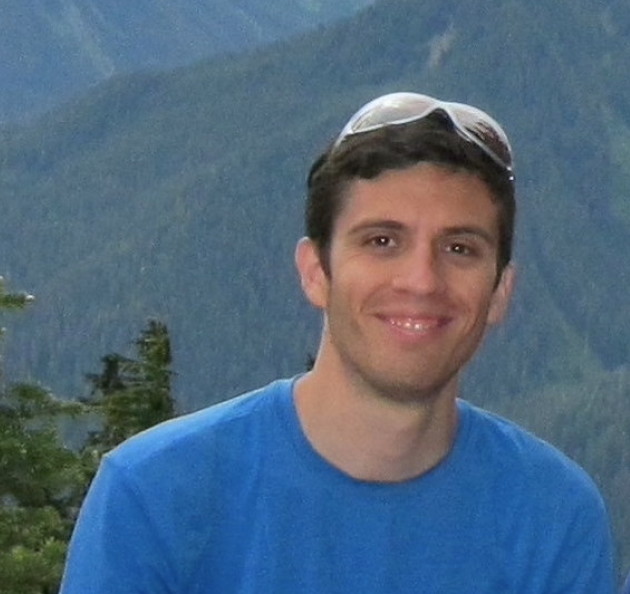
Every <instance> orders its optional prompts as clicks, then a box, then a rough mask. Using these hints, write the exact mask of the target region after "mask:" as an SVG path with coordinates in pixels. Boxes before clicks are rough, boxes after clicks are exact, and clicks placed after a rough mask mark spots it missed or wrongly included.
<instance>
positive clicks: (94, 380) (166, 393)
mask: <svg viewBox="0 0 630 594" xmlns="http://www.w3.org/2000/svg"><path fill="white" fill-rule="evenodd" d="M135 344H136V349H137V352H138V359H129V358H127V357H123V356H122V355H119V354H116V353H115V354H109V355H106V356H105V357H103V358H102V363H103V370H102V371H101V373H100V374H90V375H88V380H89V381H90V383H91V384H92V387H93V393H92V398H93V400H92V407H93V408H94V409H96V410H97V411H98V412H99V414H100V415H101V417H102V429H101V430H100V431H98V432H96V433H95V434H94V435H93V437H92V440H91V442H92V445H93V446H95V447H96V449H97V451H100V452H104V451H107V450H109V449H111V448H113V447H114V446H116V445H117V444H119V443H121V442H122V441H124V440H125V439H127V438H129V437H131V436H132V435H135V434H136V433H139V432H140V431H142V430H144V429H147V428H148V427H152V426H153V425H156V424H157V423H160V422H162V421H165V420H167V419H170V418H172V417H173V416H174V414H175V407H174V401H173V398H172V396H171V374H172V372H171V370H170V366H171V346H170V339H169V336H168V331H167V328H166V325H165V324H163V323H161V322H158V321H156V320H150V321H149V323H148V325H147V327H146V328H145V329H144V330H143V331H142V333H141V335H140V337H139V338H138V339H137V340H136V343H135Z"/></svg>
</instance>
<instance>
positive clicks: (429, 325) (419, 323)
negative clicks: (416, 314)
mask: <svg viewBox="0 0 630 594" xmlns="http://www.w3.org/2000/svg"><path fill="white" fill-rule="evenodd" d="M387 321H388V322H389V324H390V325H391V326H394V328H400V329H401V330H405V331H407V332H414V333H417V334H424V333H426V332H429V331H431V330H434V329H435V328H438V327H439V326H441V325H442V324H443V323H442V322H441V321H440V319H439V318H431V319H423V320H418V319H414V318H388V319H387Z"/></svg>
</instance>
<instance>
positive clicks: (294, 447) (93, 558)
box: [62, 93, 613, 594]
mask: <svg viewBox="0 0 630 594" xmlns="http://www.w3.org/2000/svg"><path fill="white" fill-rule="evenodd" d="M306 210H307V212H306V226H307V235H308V237H307V238H304V239H302V240H301V241H300V242H299V243H298V246H297V249H296V264H297V269H298V271H299V275H300V278H301V283H302V287H303V290H304V293H305V294H306V296H307V297H308V299H309V300H310V302H311V303H312V304H313V305H314V306H315V307H317V308H319V309H321V310H322V312H323V315H324V326H323V331H322V337H321V344H320V348H319V352H318V355H317V358H316V361H315V363H314V366H313V369H312V370H311V371H310V372H309V373H306V374H304V375H301V376H298V377H296V378H293V379H291V380H280V381H277V382H275V383H273V384H271V385H270V386H267V387H264V388H262V389H260V390H258V391H256V392H253V393H250V394H247V395H244V396H241V397H239V398H236V399H234V400H231V401H229V402H226V403H223V404H221V405H218V406H214V407H211V408H209V409H206V410H204V411H201V412H199V413H196V414H193V415H190V416H188V417H184V418H182V419H178V420H175V421H172V422H169V423H167V424H165V425H162V426H160V427H158V428H156V429H153V430H151V431H149V432H147V433H145V434H143V435H141V436H138V437H136V438H134V439H132V440H130V441H129V442H127V443H126V444H124V445H122V446H121V447H119V448H118V449H117V450H115V451H114V452H113V453H111V454H110V455H108V456H107V457H106V458H105V459H104V461H103V464H102V466H101V469H100V470H99V474H98V476H97V477H96V479H95V481H94V484H93V485H92V487H91V489H90V493H89V494H88V497H87V498H86V501H85V504H84V506H83V509H82V512H81V515H80V517H79V520H78V523H77V527H76V530H75V534H74V536H73V540H72V545H71V548H70V553H69V557H68V564H67V570H66V575H65V578H64V585H63V586H62V592H63V594H85V593H87V592H90V593H96V594H106V593H107V594H131V593H134V594H166V593H168V594H184V593H186V594H202V593H203V594H210V593H215V592H216V593H220V594H231V593H239V594H253V593H256V594H261V593H273V594H285V593H286V594H289V593H291V594H296V593H300V594H303V593H316V594H328V593H335V594H358V593H361V594H371V593H378V594H395V593H422V594H433V593H438V592H439V593H453V594H462V593H467V592H471V593H475V594H484V593H493V594H497V593H504V592H516V593H522V594H536V593H539V594H543V593H544V594H552V593H561V592H562V593H568V592H570V593H571V594H579V593H584V594H586V593H587V592H588V593H589V594H599V593H601V594H604V593H606V594H609V593H611V592H613V570H612V567H611V566H612V562H611V557H612V554H611V543H610V534H609V528H608V520H607V517H606V512H605V509H604V505H603V503H602V500H601V497H600V496H599V494H598V492H597V490H596V488H595V487H594V486H593V484H592V482H591V481H590V479H589V478H588V477H587V476H586V475H585V473H584V472H583V471H582V470H581V469H580V468H578V467H577V466H576V465H575V464H574V463H572V462H571V461H569V460H568V459H567V458H565V457H564V456H563V455H562V454H560V453H559V452H557V451H556V450H554V449H553V448H552V447H550V446H549V445H547V444H545V443H543V442H541V441H539V440H537V439H536V438H534V437H533V436H531V435H529V434H528V433H526V432H524V431H523V430H521V429H520V428H518V427H516V426H515V425H513V424H511V423H510V422H508V421H505V420H503V419H500V418H498V417H496V416H494V415H492V414H489V413H487V412H484V411H482V410H480V409H478V408H475V407H473V406H472V405H470V404H468V403H466V402H464V401H462V400H460V399H458V380H459V376H460V374H461V371H462V369H463V367H464V366H465V364H466V363H467V362H468V360H469V359H470V358H471V357H472V355H473V354H474V352H475V351H476V350H477V347H478V346H479V344H480V342H481V340H482V338H483V335H484V333H485V332H486V330H487V328H488V327H489V326H491V325H493V324H496V323H498V322H500V321H501V319H502V317H503V315H504V313H505V311H506V309H507V306H508V302H509V298H510V294H511V292H512V286H513V277H514V272H513V267H512V264H511V244H512V234H513V226H514V210H515V208H514V176H513V171H512V155H511V150H510V145H509V142H508V139H507V137H506V135H505V132H504V131H503V130H502V129H501V127H500V126H499V125H498V124H497V123H496V122H495V121H494V120H493V119H492V118H490V116H488V115H487V114H485V113H484V112H481V111H479V110H477V109H475V108H473V107H470V106H466V105H462V104H454V103H445V102H440V101H437V100H435V99H432V98H430V97H426V96H423V95H417V94H413V93H402V94H398V93H397V94H393V95H387V96H384V97H381V98H378V99H376V100H375V101H373V102H371V103H369V104H368V105H366V106H365V107H364V108H362V109H361V110H359V112H357V114H355V116H353V118H352V119H351V120H350V122H349V123H348V124H347V126H346V127H345V128H344V130H343V131H342V133H341V134H340V135H339V136H338V138H337V139H336V140H335V142H334V143H333V144H332V145H331V147H330V148H329V149H328V150H327V151H326V152H325V153H324V154H323V155H322V156H321V157H320V158H319V159H318V160H317V161H316V162H315V164H314V165H313V167H312V169H311V172H310V175H309V179H308V202H307V209H306Z"/></svg>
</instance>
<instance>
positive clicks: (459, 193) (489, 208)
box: [333, 163, 499, 235]
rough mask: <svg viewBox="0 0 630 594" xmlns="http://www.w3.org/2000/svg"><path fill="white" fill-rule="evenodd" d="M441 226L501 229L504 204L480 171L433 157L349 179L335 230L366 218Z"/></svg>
mask: <svg viewBox="0 0 630 594" xmlns="http://www.w3.org/2000/svg"><path fill="white" fill-rule="evenodd" d="M379 220H383V221H393V222H398V223H401V224H402V225H403V226H409V227H414V228H415V227H418V226H421V227H423V228H427V229H428V228H440V227H453V226H469V225H475V226H480V227H483V228H484V229H485V230H486V231H487V232H488V233H490V234H492V235H498V233H499V230H498V226H499V224H498V205H497V201H496V200H495V199H494V197H493V194H492V192H491V190H490V188H489V187H488V185H487V184H486V183H485V182H484V181H483V180H481V178H479V177H478V176H477V175H475V174H474V173H471V172H468V171H464V170H454V169H450V168H446V167H443V166H438V165H434V164H430V163H421V164H419V165H416V166H413V167H409V168H406V169H400V170H389V171H386V172H384V173H382V174H381V175H379V176H377V177H376V178H374V179H371V180H366V179H355V180H352V181H350V182H349V183H348V185H347V187H346V189H345V191H344V195H343V201H342V204H341V208H340V211H339V213H338V216H337V220H336V223H335V229H334V234H333V235H336V234H337V233H343V232H345V231H348V230H349V229H350V228H352V227H353V226H355V225H360V224H364V223H365V222H366V221H374V222H377V221H379Z"/></svg>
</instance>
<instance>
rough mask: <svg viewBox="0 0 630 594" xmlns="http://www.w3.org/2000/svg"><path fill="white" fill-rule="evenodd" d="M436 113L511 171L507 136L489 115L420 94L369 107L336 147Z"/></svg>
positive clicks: (379, 100) (398, 96) (388, 98)
mask: <svg viewBox="0 0 630 594" xmlns="http://www.w3.org/2000/svg"><path fill="white" fill-rule="evenodd" d="M436 110H439V111H442V112H444V113H445V114H446V115H447V116H448V118H449V119H450V120H451V121H452V123H453V124H454V126H455V129H456V130H458V131H459V133H460V135H462V136H464V137H465V138H467V139H468V140H469V141H472V142H474V143H475V144H477V145H478V146H479V147H480V148H481V149H482V150H484V151H485V152H486V153H487V154H488V155H489V156H490V157H491V158H492V159H493V160H494V161H495V162H497V163H498V164H499V165H501V166H502V167H504V168H505V169H507V170H509V171H511V169H512V153H511V149H510V143H509V140H508V138H507V135H506V134H505V132H504V131H503V129H502V128H501V126H500V125H499V124H498V123H497V122H496V121H495V120H494V119H493V118H491V117H490V116H489V115H488V114H487V113H485V112H483V111H481V110H480V109H477V108H475V107H472V106H470V105H466V104H463V103H448V102H444V101H439V100H437V99H434V98H433V97H429V96H427V95H420V94H417V93H392V94H390V95H384V96H383V97H379V98H377V99H374V100H373V101H371V102H370V103H368V104H366V105H365V106H363V107H362V108H361V109H360V110H359V111H358V112H357V113H355V114H354V115H353V116H352V117H351V118H350V120H349V121H348V123H347V124H346V125H345V127H344V128H343V130H342V131H341V134H340V135H339V136H338V137H337V140H336V141H335V146H339V145H340V144H341V142H343V140H344V139H345V138H347V137H348V136H353V135H355V134H361V133H363V132H370V131H372V130H377V129H379V128H383V127H385V126H393V125H400V124H406V123H409V122H413V121H417V120H421V119H422V118H424V117H426V116H428V115H429V114H430V113H433V112H434V111H436Z"/></svg>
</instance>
